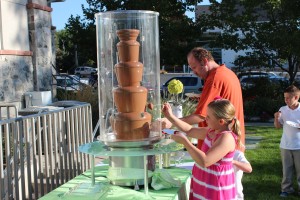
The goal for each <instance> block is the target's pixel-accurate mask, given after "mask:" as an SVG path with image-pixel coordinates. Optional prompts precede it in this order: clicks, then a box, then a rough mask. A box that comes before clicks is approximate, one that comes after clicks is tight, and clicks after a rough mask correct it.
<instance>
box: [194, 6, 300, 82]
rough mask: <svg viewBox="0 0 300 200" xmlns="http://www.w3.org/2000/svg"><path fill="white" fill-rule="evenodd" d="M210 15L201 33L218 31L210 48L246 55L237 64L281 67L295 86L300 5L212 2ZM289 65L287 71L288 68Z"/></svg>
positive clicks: (203, 18)
mask: <svg viewBox="0 0 300 200" xmlns="http://www.w3.org/2000/svg"><path fill="white" fill-rule="evenodd" d="M210 2H211V7H210V11H211V14H209V15H203V16H201V21H200V22H199V23H200V26H201V29H202V31H206V30H209V29H214V28H219V29H221V30H222V34H221V35H219V36H217V37H216V40H215V41H214V42H211V43H210V46H211V47H221V48H224V49H233V50H235V51H236V52H237V51H239V50H245V51H247V54H246V56H240V57H239V58H238V59H237V60H236V62H235V64H238V65H243V66H252V67H253V66H258V67H262V66H263V67H272V68H274V67H279V68H280V69H282V70H283V71H286V72H288V74H289V75H290V83H293V81H294V78H295V76H296V74H297V72H298V69H299V64H300V30H299V27H300V26H299V25H300V24H299V23H300V20H299V19H300V13H299V8H300V1H298V0H251V1H247V0H226V1H222V2H221V3H219V2H217V1H216V0H210ZM285 65H287V67H285Z"/></svg>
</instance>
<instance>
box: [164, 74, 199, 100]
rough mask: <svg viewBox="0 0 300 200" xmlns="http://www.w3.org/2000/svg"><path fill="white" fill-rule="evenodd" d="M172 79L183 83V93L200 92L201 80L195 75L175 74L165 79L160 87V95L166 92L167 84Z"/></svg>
mask: <svg viewBox="0 0 300 200" xmlns="http://www.w3.org/2000/svg"><path fill="white" fill-rule="evenodd" d="M173 79H176V80H179V81H181V82H182V84H183V94H187V93H194V94H200V93H201V92H202V88H203V81H202V80H201V78H199V77H198V76H196V75H192V76H177V77H176V76H175V77H172V78H170V79H169V80H167V81H166V82H165V83H164V84H163V85H162V86H161V88H160V93H161V96H162V97H165V96H166V95H167V94H168V84H169V82H170V81H172V80H173Z"/></svg>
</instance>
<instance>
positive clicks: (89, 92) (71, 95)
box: [56, 86, 99, 127]
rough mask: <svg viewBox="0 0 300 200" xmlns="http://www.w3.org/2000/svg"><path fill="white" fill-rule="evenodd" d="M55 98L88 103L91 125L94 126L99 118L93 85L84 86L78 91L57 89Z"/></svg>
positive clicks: (96, 94)
mask: <svg viewBox="0 0 300 200" xmlns="http://www.w3.org/2000/svg"><path fill="white" fill-rule="evenodd" d="M56 98H57V99H58V100H75V101H81V102H86V103H90V104H91V107H92V118H93V122H92V124H93V127H95V126H96V124H97V122H98V120H99V105H98V91H97V89H94V88H93V87H90V86H86V87H84V88H83V89H81V90H78V91H65V90H60V89H57V95H56Z"/></svg>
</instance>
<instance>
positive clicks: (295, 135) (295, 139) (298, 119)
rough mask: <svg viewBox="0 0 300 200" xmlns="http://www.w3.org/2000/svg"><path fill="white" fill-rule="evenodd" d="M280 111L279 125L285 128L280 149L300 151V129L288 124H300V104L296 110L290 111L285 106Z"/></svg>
mask: <svg viewBox="0 0 300 200" xmlns="http://www.w3.org/2000/svg"><path fill="white" fill-rule="evenodd" d="M279 111H280V112H281V116H280V117H279V123H280V124H282V126H283V133H282V137H281V141H280V148H282V149H288V150H297V149H300V129H299V128H295V127H293V126H290V125H288V124H287V123H286V122H287V121H291V122H293V123H296V124H300V104H299V106H298V108H296V109H295V110H292V109H290V108H289V107H288V106H283V107H281V108H280V109H279Z"/></svg>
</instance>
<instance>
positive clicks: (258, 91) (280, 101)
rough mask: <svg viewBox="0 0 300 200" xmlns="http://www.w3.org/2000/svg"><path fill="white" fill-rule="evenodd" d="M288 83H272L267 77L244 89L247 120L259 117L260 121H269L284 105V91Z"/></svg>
mask: <svg viewBox="0 0 300 200" xmlns="http://www.w3.org/2000/svg"><path fill="white" fill-rule="evenodd" d="M286 87H287V84H286V83H284V82H282V83H272V82H270V81H268V80H267V79H261V80H259V81H258V82H257V83H256V84H255V85H254V86H253V87H251V88H248V89H243V99H244V114H245V120H246V121H249V120H251V119H252V118H253V117H259V120H260V121H268V120H269V119H270V118H272V117H273V115H274V113H275V112H277V111H278V109H279V108H280V107H281V106H283V105H284V104H285V103H284V97H283V91H284V89H285V88H286Z"/></svg>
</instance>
